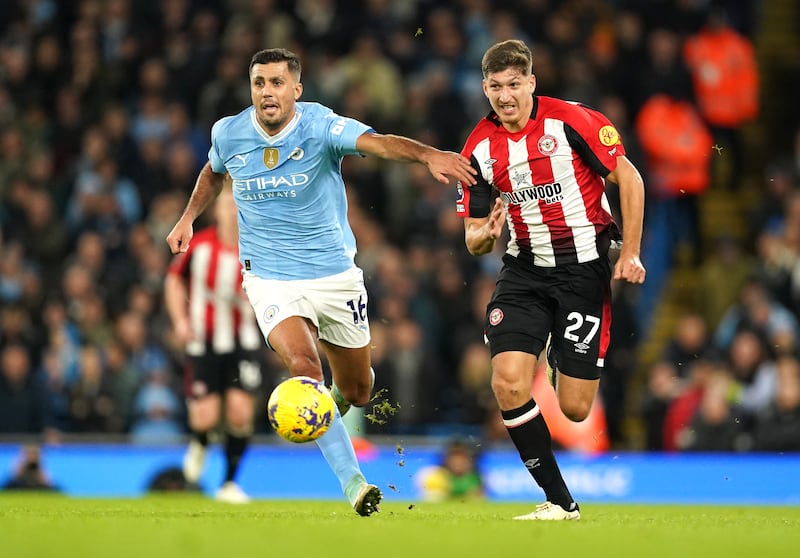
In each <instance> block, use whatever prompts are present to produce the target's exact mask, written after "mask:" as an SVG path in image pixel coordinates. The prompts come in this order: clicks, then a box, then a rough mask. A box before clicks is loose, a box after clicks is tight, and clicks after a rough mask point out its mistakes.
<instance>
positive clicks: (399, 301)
mask: <svg viewBox="0 0 800 558" xmlns="http://www.w3.org/2000/svg"><path fill="white" fill-rule="evenodd" d="M764 4H766V3H763V2H758V1H756V0H738V1H734V0H730V1H719V0H717V1H712V0H705V1H704V0H696V1H690V2H687V1H680V0H663V1H662V0H650V1H648V2H636V1H624V0H564V1H557V0H518V1H510V0H509V1H489V0H450V1H432V0H402V1H390V0H343V1H334V0H297V1H280V0H135V1H134V0H73V1H69V2H62V1H55V0H10V1H6V2H3V3H2V5H1V6H0V227H1V229H0V230H1V231H2V234H1V235H0V434H4V433H6V434H8V433H15V434H19V433H23V434H31V435H37V436H39V435H41V436H42V437H43V438H44V439H45V440H48V441H57V440H59V439H61V438H63V436H64V435H69V434H76V433H94V434H117V435H124V436H126V437H127V439H129V440H131V441H133V442H141V443H154V442H170V441H177V440H180V439H182V437H183V436H184V435H185V432H186V417H185V405H184V402H183V393H182V390H181V380H180V373H181V358H182V355H181V349H180V347H179V346H178V344H177V343H175V340H174V338H173V333H172V331H171V329H170V326H169V321H168V319H167V318H166V315H165V312H164V308H163V300H162V298H163V281H164V276H165V271H166V267H167V265H168V263H169V261H170V257H171V256H170V254H169V251H168V249H167V246H166V243H165V242H164V239H165V237H166V235H167V233H168V232H169V230H170V229H171V228H172V225H173V224H174V223H175V221H176V220H177V218H178V216H179V214H180V212H181V210H182V208H183V206H184V204H185V202H186V200H187V197H188V194H189V192H190V191H191V189H192V187H193V186H194V181H195V178H196V175H197V172H198V171H199V169H200V167H201V166H202V165H203V164H204V163H205V161H206V160H207V150H208V147H209V145H210V139H209V138H210V127H211V125H212V124H213V122H214V121H216V120H217V119H218V118H220V117H222V116H225V115H230V114H235V113H237V112H239V111H240V110H242V109H243V108H245V107H246V106H248V105H249V104H250V98H249V85H248V80H247V68H248V64H249V61H250V57H251V56H252V54H253V53H254V52H256V51H257V50H260V49H262V48H266V47H286V48H289V49H290V50H293V51H294V52H296V53H298V54H299V55H300V56H301V59H302V61H303V78H302V81H303V83H304V94H303V99H302V100H307V101H319V102H322V103H324V104H327V105H329V106H331V107H332V108H334V110H336V111H337V112H339V113H341V114H344V115H347V116H350V117H353V118H357V119H359V120H361V121H363V122H365V123H368V124H370V125H372V126H373V127H374V128H375V129H376V130H377V131H379V132H383V133H401V134H404V135H408V136H411V137H414V138H417V139H420V140H422V141H425V142H427V143H430V144H432V145H435V146H437V147H439V148H442V149H448V150H454V151H460V149H461V147H462V143H463V141H464V139H465V135H466V133H467V132H468V131H469V130H470V129H471V128H472V127H473V125H474V124H475V122H476V121H477V120H478V119H479V118H481V117H482V116H484V115H485V114H486V113H487V112H488V110H489V106H488V103H487V102H486V100H485V98H484V96H483V93H482V90H481V77H482V76H481V73H480V59H481V56H482V54H483V52H484V50H485V49H486V48H487V47H488V46H490V45H491V44H493V43H495V42H497V41H500V40H504V39H508V38H520V39H524V40H525V41H526V42H527V43H528V44H529V45H531V47H532V49H533V53H534V73H535V74H536V76H537V84H538V85H537V93H538V94H541V95H550V96H556V97H562V98H566V99H570V100H576V101H581V102H583V103H585V104H588V105H591V106H594V107H596V108H598V109H600V110H601V111H603V112H604V113H605V114H606V115H607V116H609V118H610V119H611V120H612V122H614V124H615V125H616V126H617V128H618V129H619V130H620V132H621V135H622V138H623V141H624V142H625V145H626V149H627V152H628V155H629V157H630V158H631V159H632V160H633V161H634V163H636V164H637V166H639V167H640V168H642V169H643V171H644V174H645V183H646V185H647V188H648V210H647V211H648V213H647V216H646V222H647V223H646V228H647V230H646V232H645V241H644V246H643V253H642V259H643V260H644V262H645V265H647V266H648V270H649V272H650V274H649V276H648V283H649V285H647V288H645V289H642V290H641V292H640V291H639V290H637V289H636V288H629V287H626V286H617V288H619V289H620V290H618V291H617V292H616V293H615V295H616V298H615V312H616V313H615V321H614V325H613V329H612V334H613V351H612V353H611V354H610V355H609V357H608V359H607V373H606V375H605V377H604V379H603V382H602V385H601V388H602V393H603V401H604V407H605V409H606V413H607V415H608V428H609V435H610V437H611V439H612V442H613V443H614V444H615V445H616V446H617V447H622V448H624V447H635V446H637V445H639V446H643V445H646V446H647V447H648V448H652V449H673V450H690V449H698V450H703V449H712V450H713V449H739V450H745V449H751V448H760V449H786V450H789V449H794V450H800V362H799V361H798V352H797V347H798V343H797V334H798V324H797V322H798V316H800V265H798V263H800V257H799V256H800V194H799V193H798V192H800V190H798V187H800V181H799V177H800V117H798V108H797V106H796V99H797V98H798V95H800V77H798V76H797V75H794V76H790V77H789V78H785V77H783V76H782V74H780V72H779V73H778V74H779V75H780V76H781V79H780V80H778V78H776V77H775V76H774V75H773V74H774V72H773V74H769V75H767V74H765V71H764V69H763V67H761V68H759V67H758V64H759V60H758V58H757V54H758V51H757V48H756V47H757V46H758V45H757V38H758V36H759V35H758V33H759V29H760V25H761V23H762V22H763V21H764V20H765V19H766V17H765V16H764V12H763V10H764ZM788 4H791V2H789V3H788ZM722 31H724V32H725V33H724V34H725V36H726V37H728V38H730V39H731V40H732V41H733V43H731V44H735V47H734V46H730V47H725V48H723V52H727V50H726V48H731V49H733V48H737V49H739V50H738V51H737V52H739V51H740V52H741V53H742V54H741V56H742V60H744V61H745V62H747V63H748V64H749V65H748V64H743V65H744V66H745V68H744V73H742V74H741V75H736V76H731V78H730V79H731V80H734V81H735V83H737V84H747V86H746V87H745V86H744V85H742V86H741V87H735V88H734V90H735V91H736V93H737V95H739V94H741V95H739V96H744V97H745V99H744V100H743V101H742V103H743V104H742V105H741V107H739V105H736V107H737V108H736V109H735V110H733V109H732V111H728V112H724V111H723V114H722V115H721V116H720V114H719V111H714V109H715V108H719V106H720V104H721V103H720V102H710V103H709V102H708V95H709V91H708V87H705V89H704V83H705V82H704V79H705V78H708V75H709V72H713V70H714V66H713V60H712V61H709V60H705V59H704V56H707V53H706V51H704V50H703V48H702V44H704V43H702V41H701V39H704V38H708V37H706V36H705V35H704V34H709V33H710V34H711V38H712V39H713V38H717V37H718V36H719V35H720V34H721V33H722ZM692 41H694V42H692ZM701 43H702V44H701ZM688 45H695V47H696V48H694V49H692V48H690V47H689V46H688ZM795 47H796V48H797V49H798V50H797V51H796V53H798V52H800V47H797V39H796V38H795ZM718 50H719V49H717V50H714V49H712V51H714V52H718ZM789 59H790V60H792V59H794V60H800V56H794V58H791V56H790V57H789ZM779 66H780V65H779V64H778V63H776V62H775V61H774V60H773V62H772V67H773V68H775V67H779ZM748 68H749V70H748ZM794 70H795V71H797V72H798V73H800V70H798V67H797V65H795V67H794ZM770 75H772V80H771V81H768V78H769V76H770ZM759 80H760V81H759ZM775 83H778V84H779V85H780V87H775V86H774V84H775ZM770 84H773V87H772V89H770V91H772V92H775V91H778V92H779V93H780V95H778V96H775V97H771V98H770V100H769V106H770V111H771V112H769V113H768V115H767V116H769V115H774V114H775V111H778V112H779V114H780V115H781V116H780V117H779V118H775V117H774V116H773V117H772V118H767V117H764V112H765V111H764V110H763V109H760V108H759V106H758V105H759V95H761V94H763V89H760V88H761V87H762V86H770ZM706 85H707V84H706ZM711 94H712V95H721V94H722V93H719V92H714V91H712V92H711ZM715 98H716V97H715ZM734 102H736V103H738V102H739V100H735V101H734V100H731V103H734ZM761 104H762V105H763V104H764V101H763V99H761ZM731 106H733V105H731ZM731 115H732V116H731ZM759 119H760V120H759ZM753 122H760V123H761V124H762V128H759V129H760V130H761V135H760V137H761V138H762V141H764V142H767V143H768V145H767V146H765V147H763V149H762V150H760V151H758V150H756V152H755V153H753V152H749V151H748V149H747V144H746V142H745V141H743V139H742V135H743V131H744V130H745V129H746V127H747V126H750V125H752V123H753ZM669 124H673V126H671V127H669V126H668V125H669ZM712 144H713V145H712ZM664 145H667V146H674V147H675V149H672V150H670V149H662V148H663V147H664ZM687 145H690V147H689V148H686V146H687ZM681 146H683V147H684V149H683V151H682V152H681V151H680V150H679V149H677V148H678V147H681ZM712 147H713V148H714V149H712ZM715 149H716V151H715ZM723 149H724V151H723ZM687 153H688V155H687ZM714 153H717V154H719V153H725V154H727V155H728V156H727V159H726V161H727V166H725V167H724V168H723V169H722V170H720V168H718V167H719V165H715V164H714V160H713V159H712V157H713V156H714ZM759 153H768V157H766V158H764V157H759V156H758V155H759ZM698 154H701V155H702V156H700V157H698V156H697V155H698ZM675 165H683V166H681V167H680V170H679V171H678V172H677V173H676V172H675ZM748 172H749V176H751V177H752V176H755V181H756V186H755V187H756V190H757V191H758V192H759V196H758V200H759V203H758V204H756V207H754V208H753V214H752V216H751V217H752V219H751V222H749V223H748V226H749V227H751V229H750V230H751V231H753V235H754V238H756V237H757V239H758V240H757V242H753V243H750V242H741V241H740V240H737V239H731V238H727V237H722V236H721V237H720V238H717V239H714V243H713V245H708V244H709V243H708V239H706V238H703V237H701V234H700V226H699V224H698V219H699V218H700V217H699V214H698V200H699V199H700V198H701V196H702V195H703V194H704V193H705V192H707V191H708V190H710V189H713V188H716V189H722V190H725V191H728V192H729V193H730V195H731V196H735V195H738V193H739V192H740V190H741V189H742V184H741V181H740V180H739V179H740V178H741V177H744V176H747V175H748V174H747V173H748ZM343 174H344V177H345V180H346V183H347V186H348V193H349V196H350V198H349V199H350V218H351V222H352V225H353V230H354V232H355V234H356V237H357V240H358V244H359V253H358V255H357V261H358V263H359V265H360V266H361V267H362V268H363V269H364V271H365V275H366V282H367V288H368V290H369V294H370V305H369V313H370V320H371V326H372V335H373V343H372V344H373V359H374V368H375V370H376V373H377V383H376V390H378V392H379V393H381V394H382V397H384V398H386V399H387V400H388V401H389V402H390V404H391V405H392V406H394V407H396V408H398V409H399V412H397V413H396V414H394V415H393V416H392V417H391V418H390V419H389V420H387V421H386V422H385V424H378V422H383V421H376V422H375V423H372V422H370V421H367V422H366V426H365V428H366V429H367V431H368V433H371V432H374V433H385V434H396V433H406V434H423V435H424V434H436V433H441V434H450V433H453V432H467V433H471V434H473V433H474V434H477V435H487V436H503V435H504V433H503V432H499V434H494V433H495V432H498V429H497V428H493V426H492V425H493V421H496V416H497V414H496V413H497V410H496V408H495V403H494V398H493V396H492V394H491V391H490V385H489V376H490V363H489V354H488V350H487V348H486V347H485V345H484V343H483V335H482V329H483V317H484V311H485V306H486V303H487V301H488V299H489V296H490V294H491V292H492V289H493V287H494V278H495V275H496V272H497V271H498V269H499V266H500V256H501V252H500V251H498V252H497V253H495V254H491V255H489V256H485V257H483V258H480V259H478V258H473V257H471V256H469V254H468V253H467V251H466V249H465V248H464V242H463V226H462V223H461V221H460V219H459V218H458V217H457V216H456V214H455V205H454V200H455V187H454V185H451V186H450V187H447V186H443V185H441V184H439V183H437V182H435V181H434V180H433V179H432V178H431V177H430V176H429V174H428V173H427V171H426V169H425V168H423V167H421V166H419V165H396V164H386V163H384V162H381V161H378V160H376V159H373V158H357V157H349V158H347V159H346V160H345V162H344V165H343ZM676 177H678V178H676ZM682 180H685V182H681V181H682ZM609 194H610V198H611V201H612V206H613V204H614V202H615V196H614V192H613V191H609ZM197 226H198V227H200V226H202V220H201V222H200V223H198V225H197ZM623 226H624V223H623ZM498 246H500V243H498ZM500 247H501V248H502V246H500ZM687 247H688V248H689V250H690V252H691V253H690V255H689V257H688V260H687V261H688V265H691V266H694V267H695V268H696V269H697V274H698V277H699V278H700V279H701V281H700V285H701V288H702V289H704V290H702V291H698V297H697V301H698V302H697V305H696V306H695V308H696V311H695V312H692V313H687V316H686V317H685V321H683V322H681V324H680V326H679V328H678V329H677V333H676V337H675V339H674V340H672V341H671V343H670V346H669V348H668V351H667V352H666V353H665V355H664V356H663V358H660V359H659V362H658V363H657V364H656V365H655V366H653V367H651V368H650V367H649V368H648V369H647V370H645V371H644V372H643V374H644V376H646V377H647V378H646V381H645V380H643V381H641V382H639V384H641V385H642V387H641V390H640V392H633V393H632V392H631V389H630V387H631V385H635V384H636V382H635V381H634V379H633V377H634V376H635V375H636V374H637V373H639V368H640V367H639V363H638V362H637V346H638V344H639V343H640V342H641V340H642V339H643V338H645V337H646V336H647V332H648V327H649V326H650V323H651V320H652V310H653V308H654V307H655V305H656V302H657V300H658V297H659V295H660V292H661V289H662V288H663V285H664V283H665V281H666V277H668V274H669V272H670V269H672V268H673V267H674V266H675V265H676V262H680V261H683V260H681V255H682V254H683V251H685V249H686V248H687ZM263 365H264V369H265V371H266V374H265V377H266V379H267V381H266V383H265V385H264V390H265V393H268V392H269V390H271V388H272V387H273V386H274V385H275V384H276V383H277V381H278V380H279V379H280V378H281V377H282V374H283V371H282V369H281V366H280V364H279V362H278V360H277V359H276V358H275V357H274V355H272V354H270V353H269V351H267V349H266V348H265V351H264V362H263ZM261 400H265V397H264V398H261ZM264 414H265V413H264V411H263V410H259V413H258V416H259V425H258V428H259V431H260V432H262V433H267V432H268V431H269V426H268V423H267V422H266V419H265V417H264ZM631 421H634V422H640V423H641V424H644V425H645V430H646V433H647V436H646V440H642V441H639V442H637V441H636V440H634V439H632V437H631V436H630V434H629V433H628V429H627V428H626V426H625V425H626V424H629V423H630V422H631ZM776 424H777V425H778V426H776ZM778 430H780V431H781V432H786V433H788V434H787V436H786V437H784V438H782V439H781V440H778V439H777V438H778V436H777V432H778ZM723 446H724V447H723Z"/></svg>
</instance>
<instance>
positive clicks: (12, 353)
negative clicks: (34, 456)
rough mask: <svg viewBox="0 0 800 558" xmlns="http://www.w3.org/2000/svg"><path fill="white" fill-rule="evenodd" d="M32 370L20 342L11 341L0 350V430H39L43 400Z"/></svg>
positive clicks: (44, 417)
mask: <svg viewBox="0 0 800 558" xmlns="http://www.w3.org/2000/svg"><path fill="white" fill-rule="evenodd" d="M34 372H35V371H34V369H33V366H32V365H31V359H30V356H29V355H28V350H27V348H26V347H25V346H24V345H19V344H16V343H13V344H9V345H6V346H5V347H3V348H2V349H0V433H3V434H42V433H43V431H44V427H45V425H46V424H47V407H46V399H45V394H44V390H43V386H42V383H41V381H40V380H39V377H38V376H37V375H36V374H35V373H34Z"/></svg>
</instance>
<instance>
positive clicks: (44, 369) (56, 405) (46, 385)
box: [37, 348, 72, 434]
mask: <svg viewBox="0 0 800 558" xmlns="http://www.w3.org/2000/svg"><path fill="white" fill-rule="evenodd" d="M37 374H38V376H39V377H40V378H41V382H42V385H43V390H44V397H45V400H46V402H45V405H46V406H47V409H48V415H47V427H48V428H50V429H52V430H53V431H54V432H56V433H58V434H61V433H69V432H72V416H71V415H70V396H69V389H70V386H69V384H68V378H67V370H66V366H65V363H64V361H63V360H62V358H61V355H60V354H59V353H58V351H56V350H55V349H52V348H48V349H46V350H45V351H44V354H43V355H42V362H41V365H40V367H39V371H38V372H37Z"/></svg>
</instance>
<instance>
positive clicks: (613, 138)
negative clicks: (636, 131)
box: [598, 125, 619, 147]
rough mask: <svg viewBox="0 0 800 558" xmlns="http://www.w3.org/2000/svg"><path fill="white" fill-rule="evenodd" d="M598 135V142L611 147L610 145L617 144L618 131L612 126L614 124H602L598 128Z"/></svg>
mask: <svg viewBox="0 0 800 558" xmlns="http://www.w3.org/2000/svg"><path fill="white" fill-rule="evenodd" d="M598 136H599V137H600V143H602V144H603V145H605V146H606V147H611V146H612V145H617V144H618V143H619V132H617V129H616V128H614V126H609V125H605V126H603V127H602V128H600V132H598Z"/></svg>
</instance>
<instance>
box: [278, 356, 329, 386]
mask: <svg viewBox="0 0 800 558" xmlns="http://www.w3.org/2000/svg"><path fill="white" fill-rule="evenodd" d="M284 364H286V367H287V368H288V369H289V373H290V374H291V375H292V376H308V377H309V378H314V379H315V380H320V381H321V380H322V379H323V377H322V364H321V363H320V361H319V357H317V356H316V355H313V356H312V355H307V354H302V353H299V354H294V355H291V356H290V357H288V358H285V359H284Z"/></svg>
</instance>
